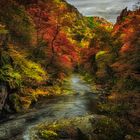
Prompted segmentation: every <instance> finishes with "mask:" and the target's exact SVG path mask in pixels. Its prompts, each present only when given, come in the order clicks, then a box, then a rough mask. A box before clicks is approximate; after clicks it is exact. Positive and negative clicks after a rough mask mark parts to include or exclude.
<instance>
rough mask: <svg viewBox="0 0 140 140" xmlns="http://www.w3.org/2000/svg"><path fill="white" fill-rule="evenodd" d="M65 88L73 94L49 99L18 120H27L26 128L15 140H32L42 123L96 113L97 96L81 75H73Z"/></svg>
mask: <svg viewBox="0 0 140 140" xmlns="http://www.w3.org/2000/svg"><path fill="white" fill-rule="evenodd" d="M64 86H66V88H67V89H68V90H70V91H71V93H72V94H68V95H65V96H63V97H56V98H52V99H49V102H48V101H46V102H44V103H43V105H42V106H41V107H40V106H37V105H36V106H37V107H36V109H35V110H34V111H32V112H29V113H27V114H24V115H22V116H18V117H17V118H16V119H17V120H18V121H19V120H22V119H25V124H23V125H24V127H25V128H24V132H22V134H19V136H20V138H19V137H18V138H15V137H14V138H13V140H32V138H31V137H30V130H31V128H33V127H35V126H36V125H38V124H40V123H43V122H47V121H48V122H53V121H56V120H59V119H63V118H65V119H66V118H67V119H68V118H72V117H78V116H84V115H87V114H92V113H94V109H95V104H96V96H95V94H93V93H92V89H91V86H90V84H87V83H86V82H85V81H84V79H83V77H82V76H81V75H77V74H73V75H72V76H71V77H70V79H69V80H68V82H66V83H64ZM16 119H15V120H16Z"/></svg>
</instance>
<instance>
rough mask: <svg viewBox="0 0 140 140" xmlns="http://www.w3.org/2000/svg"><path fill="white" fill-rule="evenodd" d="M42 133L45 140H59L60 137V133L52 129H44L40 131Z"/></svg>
mask: <svg viewBox="0 0 140 140" xmlns="http://www.w3.org/2000/svg"><path fill="white" fill-rule="evenodd" d="M40 135H41V137H42V138H43V139H45V140H57V139H58V134H57V133H55V132H54V131H50V130H42V131H40Z"/></svg>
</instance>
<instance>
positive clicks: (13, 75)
mask: <svg viewBox="0 0 140 140" xmlns="http://www.w3.org/2000/svg"><path fill="white" fill-rule="evenodd" d="M0 81H2V82H6V83H8V85H9V86H10V88H11V89H12V88H17V87H20V86H21V83H22V79H21V75H20V73H19V72H17V71H16V70H14V69H13V68H12V66H11V65H5V66H3V67H2V68H0Z"/></svg>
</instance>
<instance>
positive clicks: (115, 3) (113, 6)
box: [67, 0, 139, 22]
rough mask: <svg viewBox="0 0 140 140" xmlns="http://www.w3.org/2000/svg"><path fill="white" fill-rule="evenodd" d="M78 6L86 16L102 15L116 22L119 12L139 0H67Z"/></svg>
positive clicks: (130, 7)
mask: <svg viewBox="0 0 140 140" xmlns="http://www.w3.org/2000/svg"><path fill="white" fill-rule="evenodd" d="M67 1H68V2H69V3H71V4H72V5H74V6H75V7H77V9H78V10H79V11H80V12H81V13H82V14H83V15H85V16H101V17H104V18H106V19H107V20H109V21H111V22H115V20H116V18H117V16H118V15H119V13H120V12H121V11H122V9H124V8H125V7H128V8H129V9H132V6H133V5H134V4H135V3H137V2H138V1H139V0H67Z"/></svg>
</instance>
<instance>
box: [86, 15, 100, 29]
mask: <svg viewBox="0 0 140 140" xmlns="http://www.w3.org/2000/svg"><path fill="white" fill-rule="evenodd" d="M87 19H88V24H89V27H90V28H91V29H94V28H95V27H97V26H99V25H100V24H99V23H97V22H95V21H94V18H93V17H87Z"/></svg>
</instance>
